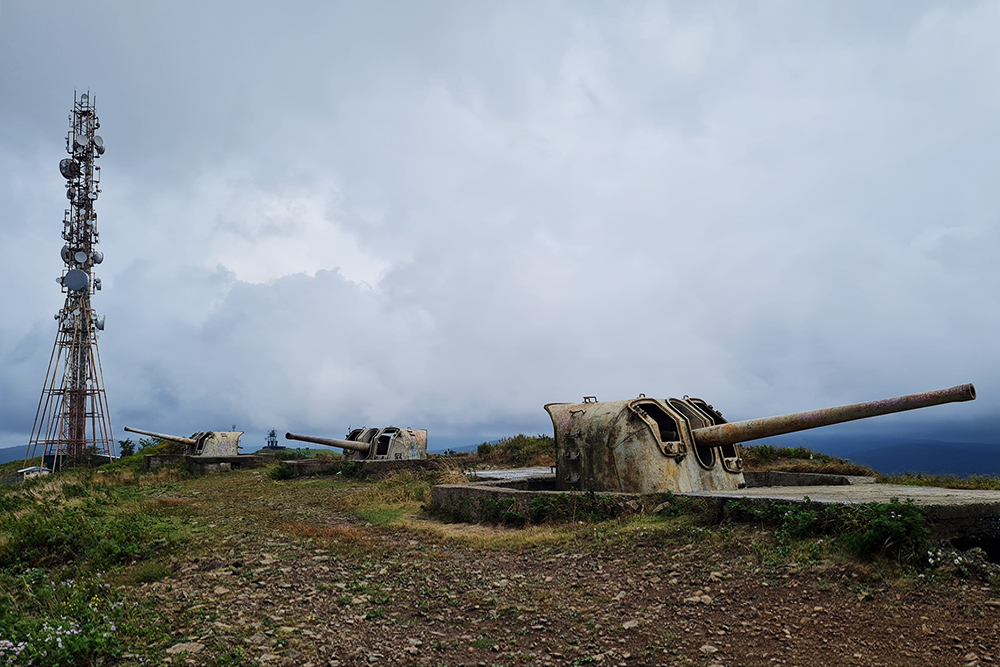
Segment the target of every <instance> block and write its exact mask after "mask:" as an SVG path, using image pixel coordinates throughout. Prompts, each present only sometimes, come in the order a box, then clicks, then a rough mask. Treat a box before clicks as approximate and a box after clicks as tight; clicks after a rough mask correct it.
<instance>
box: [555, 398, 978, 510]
mask: <svg viewBox="0 0 1000 667" xmlns="http://www.w3.org/2000/svg"><path fill="white" fill-rule="evenodd" d="M975 398H976V390H975V388H974V387H973V386H972V385H971V384H964V385H959V386H957V387H952V388H951V389H940V390H938V391H930V392H926V393H922V394H910V395H908V396H899V397H897V398H888V399H883V400H879V401H869V402H867V403H855V404H853V405H844V406H840V407H835V408H826V409H823V410H811V411H807V412H796V413H793V414H787V415H780V416H777V417H764V418H759V419H747V420H745V421H739V422H732V423H730V422H727V421H726V420H725V419H724V418H723V417H722V413H721V412H719V411H718V410H716V409H715V408H714V407H713V406H711V405H709V404H708V403H706V402H705V401H703V400H701V399H700V398H689V397H687V396H685V397H684V398H665V399H658V398H647V397H646V396H645V395H640V396H639V397H638V398H633V399H631V400H627V401H601V402H598V401H597V399H596V398H594V397H592V396H588V397H586V398H584V402H583V403H549V404H548V405H546V406H545V410H546V412H548V413H549V417H551V419H552V425H553V428H554V430H555V437H556V489H557V490H561V491H569V490H583V491H618V492H622V493H657V492H665V491H675V492H691V491H714V490H726V489H738V488H742V487H743V486H745V483H744V480H743V460H742V458H741V457H740V452H739V443H740V442H742V441H745V440H756V439H759V438H768V437H772V436H776V435H781V434H784V433H793V432H795V431H804V430H807V429H811V428H818V427H820V426H828V425H830V424H839V423H841V422H848V421H853V420H855V419H867V418H868V417H876V416H878V415H887V414H892V413H894V412H903V411H905V410H916V409H918V408H925V407H929V406H932V405H941V404H943V403H954V402H958V401H971V400H974V399H975Z"/></svg>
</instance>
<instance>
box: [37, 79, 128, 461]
mask: <svg viewBox="0 0 1000 667" xmlns="http://www.w3.org/2000/svg"><path fill="white" fill-rule="evenodd" d="M69 122H70V127H69V133H68V134H67V135H66V152H67V153H69V157H67V158H65V159H63V160H62V161H60V162H59V172H60V173H61V174H62V175H63V177H64V178H65V179H66V198H67V199H69V202H70V207H69V208H68V209H66V212H65V214H64V216H63V232H62V237H63V240H64V241H65V245H63V247H62V252H61V257H62V260H63V262H64V263H65V268H64V269H63V272H62V275H61V276H59V277H58V278H56V282H57V283H59V285H60V286H61V289H62V291H63V293H64V294H65V295H66V302H65V304H64V305H63V308H62V310H60V311H59V312H58V313H56V315H55V319H56V321H57V322H58V323H59V329H58V331H57V333H56V341H55V345H54V346H53V348H52V356H51V358H50V359H49V368H48V371H47V372H46V375H45V385H44V386H43V388H42V397H41V399H40V400H39V402H38V411H37V412H36V413H35V423H34V426H33V427H32V430H31V440H30V441H29V444H28V453H27V457H26V458H25V461H26V462H27V460H28V459H30V458H33V457H35V456H38V454H39V452H38V449H39V448H41V449H42V457H43V458H42V460H43V463H42V465H43V467H47V468H49V469H50V470H51V471H52V472H56V471H59V470H63V469H65V468H71V467H76V466H82V465H90V464H92V463H93V462H95V460H96V461H100V460H102V459H103V460H104V461H107V460H110V459H113V458H114V457H115V445H114V437H113V435H112V432H111V417H110V414H109V412H108V400H107V396H106V395H105V393H104V372H103V370H102V369H101V356H100V353H99V352H98V350H97V332H98V331H103V330H104V317H103V316H100V317H99V316H98V315H97V313H96V312H94V310H93V309H92V308H91V305H90V298H91V296H92V295H93V294H94V293H95V292H97V291H99V290H100V289H101V279H100V278H96V277H94V275H93V271H94V266H95V265H97V264H100V263H101V262H103V261H104V253H102V252H100V251H99V250H96V249H95V247H94V246H96V245H97V243H98V240H99V239H100V234H98V232H97V213H96V212H95V211H94V202H95V201H96V200H97V196H98V195H99V194H100V192H101V188H100V184H101V168H100V167H98V166H95V165H94V162H95V160H97V158H99V157H101V155H103V154H104V140H103V139H101V137H100V136H99V135H97V134H95V132H96V130H97V129H98V128H99V127H100V126H101V123H100V121H99V120H98V118H97V110H96V108H95V106H94V102H93V100H92V99H91V97H90V94H89V93H83V94H81V95H80V96H79V97H77V95H76V94H75V93H74V94H73V111H72V113H71V114H70V117H69Z"/></svg>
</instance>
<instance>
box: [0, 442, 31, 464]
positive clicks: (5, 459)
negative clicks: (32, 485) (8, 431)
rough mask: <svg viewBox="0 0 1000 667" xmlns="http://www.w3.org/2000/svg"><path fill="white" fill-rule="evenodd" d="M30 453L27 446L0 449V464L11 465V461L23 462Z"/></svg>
mask: <svg viewBox="0 0 1000 667" xmlns="http://www.w3.org/2000/svg"><path fill="white" fill-rule="evenodd" d="M27 453H28V446H27V445H19V446H17V447H5V448H4V449H0V463H10V462H11V461H23V460H24V457H25V456H26V455H27Z"/></svg>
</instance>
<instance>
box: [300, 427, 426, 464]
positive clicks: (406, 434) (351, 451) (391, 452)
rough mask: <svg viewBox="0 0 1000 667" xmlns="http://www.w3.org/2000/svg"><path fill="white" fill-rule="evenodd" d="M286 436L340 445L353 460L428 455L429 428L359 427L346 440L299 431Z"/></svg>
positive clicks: (406, 457)
mask: <svg viewBox="0 0 1000 667" xmlns="http://www.w3.org/2000/svg"><path fill="white" fill-rule="evenodd" d="M285 438H287V439H288V440H301V441H302V442H313V443H316V444H317V445H326V446H328V447H339V448H341V449H343V450H344V458H345V459H347V460H351V461H380V460H383V461H384V460H390V461H406V460H413V459H423V458H426V457H427V430H426V429H414V428H397V427H395V426H386V427H385V428H356V429H353V430H352V431H351V432H350V433H348V434H347V437H346V438H344V439H340V438H318V437H315V436H309V435H297V434H295V433H286V434H285Z"/></svg>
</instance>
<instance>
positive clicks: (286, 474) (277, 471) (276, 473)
mask: <svg viewBox="0 0 1000 667" xmlns="http://www.w3.org/2000/svg"><path fill="white" fill-rule="evenodd" d="M292 477H295V475H294V473H292V469H291V468H289V467H288V466H286V465H285V464H284V463H279V464H278V465H277V466H275V467H274V468H273V469H272V470H271V479H276V480H279V481H280V480H283V479H291V478H292Z"/></svg>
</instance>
